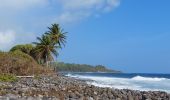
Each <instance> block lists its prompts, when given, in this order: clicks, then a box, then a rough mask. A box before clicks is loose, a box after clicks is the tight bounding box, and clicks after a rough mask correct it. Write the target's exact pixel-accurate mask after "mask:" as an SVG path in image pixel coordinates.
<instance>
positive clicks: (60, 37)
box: [46, 24, 67, 47]
mask: <svg viewBox="0 0 170 100" xmlns="http://www.w3.org/2000/svg"><path fill="white" fill-rule="evenodd" d="M48 29H49V31H48V32H47V33H46V34H47V35H49V36H50V37H51V39H52V41H53V42H54V43H57V44H58V46H60V47H62V45H64V46H65V43H66V34H67V32H63V29H61V28H60V25H59V24H52V25H51V27H48Z"/></svg>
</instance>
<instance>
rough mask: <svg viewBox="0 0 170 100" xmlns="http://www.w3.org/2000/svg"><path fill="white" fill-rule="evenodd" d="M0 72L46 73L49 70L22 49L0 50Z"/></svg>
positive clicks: (21, 73)
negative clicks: (12, 50)
mask: <svg viewBox="0 0 170 100" xmlns="http://www.w3.org/2000/svg"><path fill="white" fill-rule="evenodd" d="M0 73H4V74H6V73H7V74H14V75H33V74H46V73H50V70H49V69H47V68H44V67H42V66H40V65H39V64H38V63H37V62H36V61H35V60H34V59H33V58H32V57H31V56H29V55H28V54H25V53H23V52H22V51H18V50H16V51H14V52H9V53H8V52H0Z"/></svg>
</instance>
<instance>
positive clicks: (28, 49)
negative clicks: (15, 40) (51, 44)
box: [10, 44, 35, 56]
mask: <svg viewBox="0 0 170 100" xmlns="http://www.w3.org/2000/svg"><path fill="white" fill-rule="evenodd" d="M34 48H35V47H34V46H33V45H32V44H22V45H16V46H14V47H12V48H11V49H10V52H14V51H21V52H23V53H26V54H28V55H30V56H33V55H32V51H33V49H34Z"/></svg>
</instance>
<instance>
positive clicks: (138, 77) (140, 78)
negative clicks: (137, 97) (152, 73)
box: [132, 76, 166, 81]
mask: <svg viewBox="0 0 170 100" xmlns="http://www.w3.org/2000/svg"><path fill="white" fill-rule="evenodd" d="M132 80H138V81H162V80H166V78H156V77H155V78H151V77H142V76H135V77H133V78H132Z"/></svg>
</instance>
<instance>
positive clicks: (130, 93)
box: [0, 75, 170, 100]
mask: <svg viewBox="0 0 170 100" xmlns="http://www.w3.org/2000/svg"><path fill="white" fill-rule="evenodd" d="M0 100H170V94H168V93H166V92H160V91H137V90H128V89H122V90H121V89H113V88H101V87H96V86H93V85H89V84H86V82H85V81H83V80H77V79H74V78H69V77H65V76H61V75H45V76H36V77H34V78H19V79H18V80H17V81H16V82H0Z"/></svg>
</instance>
